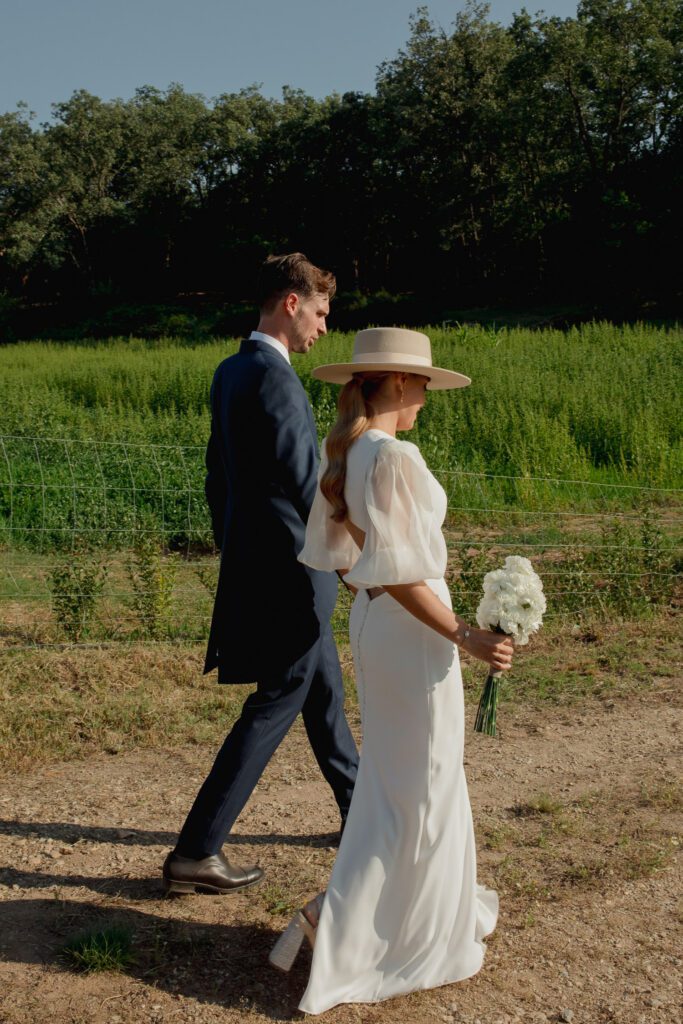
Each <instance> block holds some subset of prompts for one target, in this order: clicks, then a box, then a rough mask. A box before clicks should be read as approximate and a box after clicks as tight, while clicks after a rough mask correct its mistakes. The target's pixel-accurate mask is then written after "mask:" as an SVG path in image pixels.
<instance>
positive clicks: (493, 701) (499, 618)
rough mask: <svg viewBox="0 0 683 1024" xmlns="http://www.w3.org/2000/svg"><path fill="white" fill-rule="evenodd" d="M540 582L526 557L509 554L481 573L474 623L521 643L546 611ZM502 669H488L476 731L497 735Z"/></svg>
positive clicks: (527, 640) (537, 626) (539, 626)
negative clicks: (481, 586) (502, 562)
mask: <svg viewBox="0 0 683 1024" xmlns="http://www.w3.org/2000/svg"><path fill="white" fill-rule="evenodd" d="M545 608H546V604H545V595H544V593H543V584H542V583H541V580H540V578H539V576H537V574H536V573H535V572H534V570H533V568H532V565H531V562H530V561H529V559H528V558H520V557H518V556H517V555H509V556H508V558H506V559H505V565H504V567H503V568H502V569H495V570H494V571H493V572H487V573H486V576H484V596H483V598H482V599H481V602H480V604H479V607H478V608H477V625H478V626H480V628H481V629H492V630H494V631H495V632H496V633H505V634H506V636H511V637H512V639H513V640H514V642H515V643H516V644H519V645H520V646H524V644H528V643H529V637H530V636H531V634H532V633H536V632H537V631H538V630H539V629H540V628H541V622H542V620H543V613H544V612H545ZM502 674H503V673H502V672H495V671H492V672H490V673H489V675H488V677H487V679H486V684H485V686H484V692H483V693H482V695H481V700H480V701H479V708H478V710H477V717H476V720H475V723H474V729H475V731H476V732H484V733H486V734H487V735H488V736H495V735H496V711H497V708H498V684H499V681H500V677H501V675H502Z"/></svg>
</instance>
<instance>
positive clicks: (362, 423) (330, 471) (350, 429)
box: [320, 373, 391, 523]
mask: <svg viewBox="0 0 683 1024" xmlns="http://www.w3.org/2000/svg"><path fill="white" fill-rule="evenodd" d="M390 375H391V374H390V373H364V374H360V373H358V374H355V375H354V376H353V377H352V378H351V380H350V381H349V382H348V384H345V385H344V387H343V388H342V390H341V394H340V395H339V403H338V405H337V419H336V421H335V423H334V426H333V427H332V429H331V430H330V432H329V434H328V435H327V441H326V453H327V469H326V470H325V472H324V473H323V476H322V479H321V481H320V490H321V491H322V493H323V495H324V496H325V498H326V499H327V501H329V503H330V505H331V506H332V519H333V520H334V521H335V523H343V522H344V520H345V519H346V517H347V515H348V508H347V505H346V500H345V498H344V487H345V485H346V455H347V452H348V450H349V448H350V447H351V445H352V444H353V442H354V441H356V440H357V439H358V438H359V437H360V436H361V434H364V433H365V431H366V430H367V429H368V420H369V419H370V417H371V416H372V415H373V414H374V410H373V408H372V403H371V399H372V398H373V397H374V396H375V395H376V393H377V392H378V391H379V389H380V387H381V386H382V384H383V382H384V381H385V380H386V379H387V378H388V377H389V376H390Z"/></svg>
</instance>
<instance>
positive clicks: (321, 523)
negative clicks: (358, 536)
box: [298, 442, 360, 572]
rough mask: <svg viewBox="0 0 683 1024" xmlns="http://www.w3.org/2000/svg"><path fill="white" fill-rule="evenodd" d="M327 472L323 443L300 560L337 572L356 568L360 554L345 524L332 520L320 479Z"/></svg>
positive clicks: (314, 567) (330, 507)
mask: <svg viewBox="0 0 683 1024" xmlns="http://www.w3.org/2000/svg"><path fill="white" fill-rule="evenodd" d="M326 469H327V454H326V450H325V443H324V442H323V446H322V451H321V455H320V469H319V471H318V486H317V488H316V492H315V497H314V499H313V505H312V507H311V512H310V515H309V517H308V522H307V523H306V539H305V542H304V546H303V548H302V550H301V553H300V554H299V555H298V559H299V561H300V562H303V563H304V564H305V565H310V566H311V568H313V569H322V570H324V571H325V572H334V571H335V570H336V569H346V568H348V566H350V565H353V563H354V562H355V561H356V560H357V559H358V555H359V554H360V551H359V548H358V546H357V545H356V544H355V543H354V541H353V538H352V537H351V534H350V533H349V531H348V530H347V529H346V527H345V526H344V524H343V523H335V521H334V520H333V519H332V506H331V505H330V503H329V502H328V501H327V499H326V498H325V497H324V495H323V493H322V491H321V490H320V479H321V477H322V475H323V473H324V472H325V470H326Z"/></svg>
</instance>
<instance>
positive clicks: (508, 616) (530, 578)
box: [477, 555, 546, 646]
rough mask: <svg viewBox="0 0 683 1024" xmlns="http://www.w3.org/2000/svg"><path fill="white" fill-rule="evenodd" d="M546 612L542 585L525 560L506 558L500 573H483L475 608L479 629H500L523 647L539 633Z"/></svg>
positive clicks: (516, 556) (499, 570) (495, 571)
mask: <svg viewBox="0 0 683 1024" xmlns="http://www.w3.org/2000/svg"><path fill="white" fill-rule="evenodd" d="M545 610H546V601H545V595H544V593H543V584H542V583H541V580H540V578H539V577H538V575H537V574H536V573H535V572H534V569H533V566H532V565H531V562H530V561H529V559H528V558H521V557H520V556H518V555H508V557H507V558H506V559H505V566H504V568H503V569H494V570H493V571H492V572H487V573H486V576H485V577H484V596H483V598H482V600H481V602H480V604H479V607H478V608H477V623H478V625H479V626H480V627H481V628H482V629H496V628H500V629H502V630H503V632H504V633H507V634H508V636H511V637H513V638H514V640H515V642H516V643H517V644H519V645H521V646H523V645H524V644H527V643H528V642H529V636H530V635H531V634H532V633H536V632H537V631H538V630H539V629H540V627H541V621H542V618H543V613H544V612H545Z"/></svg>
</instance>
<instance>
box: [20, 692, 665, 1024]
mask: <svg viewBox="0 0 683 1024" xmlns="http://www.w3.org/2000/svg"><path fill="white" fill-rule="evenodd" d="M677 689H678V688H677V687H674V684H673V683H672V681H671V680H669V681H668V682H667V683H666V685H665V684H664V683H662V685H661V686H660V687H659V689H657V690H651V691H649V692H648V694H647V695H636V696H631V697H629V698H624V699H621V700H617V701H616V702H615V703H613V702H607V703H606V704H601V703H600V702H598V701H591V702H590V704H588V705H586V706H584V707H582V708H569V709H568V708H566V707H565V708H549V709H547V710H544V711H543V712H542V713H541V712H539V711H533V712H530V711H524V710H516V711H514V710H508V709H507V708H506V709H505V713H504V716H503V718H504V721H503V735H502V737H501V739H500V740H498V741H491V740H489V739H487V738H486V737H481V736H475V735H474V734H469V738H468V745H467V756H466V760H467V771H468V778H469V780H470V795H471V800H472V806H473V811H474V818H475V823H476V827H477V838H478V847H479V863H480V878H481V880H482V881H483V882H485V883H487V884H489V885H492V886H494V887H495V888H496V889H497V890H498V892H499V894H500V897H501V916H500V920H499V926H498V930H497V932H496V933H495V935H494V936H493V937H492V939H491V941H490V942H489V950H488V953H487V957H486V961H485V966H484V968H483V970H482V971H481V973H480V974H479V975H478V976H477V977H476V978H474V979H472V980H470V981H468V982H464V983H462V984H460V985H454V986H449V987H446V988H442V989H439V990H436V991H432V992H429V993H419V994H415V995H413V996H409V997H406V998H403V999H398V1000H393V1001H390V1002H388V1003H384V1004H381V1005H376V1006H359V1007H340V1008H338V1009H336V1010H332V1011H330V1013H329V1014H327V1015H326V1016H325V1018H324V1019H325V1020H326V1021H330V1022H333V1024H347V1022H356V1021H362V1022H373V1021H377V1022H382V1024H389V1022H398V1021H431V1020H436V1021H444V1022H450V1021H453V1022H454V1024H477V1022H479V1024H503V1022H512V1021H520V1022H529V1024H532V1022H546V1021H560V1020H566V1021H573V1022H574V1024H598V1022H600V1024H603V1022H618V1024H673V1022H674V1021H677V1020H679V1019H680V1014H681V1001H682V997H683V993H682V981H681V977H682V973H681V963H682V961H681V951H682V943H681V927H680V925H681V918H680V911H677V902H678V900H679V899H680V895H681V884H680V881H681V880H680V874H679V872H678V866H677V855H678V852H679V849H680V848H679V845H678V844H679V842H680V832H681V791H680V788H678V787H677V785H676V779H677V778H679V779H680V767H681V760H680V753H681V750H680V747H681V733H680V704H679V702H678V692H677ZM468 714H469V717H470V718H471V716H472V709H470V710H469V712H468ZM210 757H211V752H208V751H205V750H200V749H196V748H194V749H181V750H177V751H169V752H163V753H154V752H145V753H134V754H126V755H112V756H109V757H107V756H101V757H98V758H94V759H92V760H89V761H86V762H81V763H70V764H64V765H56V766H54V767H52V768H50V769H49V770H47V771H46V770H40V771H36V772H35V773H32V774H28V775H22V776H18V777H17V776H15V777H14V778H13V779H12V780H11V783H10V784H5V785H4V786H3V789H2V791H1V793H2V795H0V865H1V867H0V921H1V924H2V927H1V929H0V957H1V961H0V1022H2V1024H25V1022H26V1024H28V1022H31V1024H34V1022H36V1024H39V1022H48V1021H49V1022H51V1024H84V1022H97V1024H99V1022H110V1024H124V1022H125V1024H128V1022H139V1021H150V1022H156V1021H160V1022H163V1021H169V1022H170V1021H178V1022H182V1021H188V1022H189V1021H207V1022H222V1024H228V1022H236V1021H240V1022H252V1021H258V1020H264V1019H265V1020H276V1021H285V1020H290V1019H296V1018H301V1015H300V1014H299V1013H298V1011H297V1009H296V1006H297V1002H298V999H299V997H300V994H301V992H302V991H303V987H304V983H305V979H306V972H307V962H308V956H307V955H303V954H302V956H301V957H300V960H299V963H298V964H297V966H296V967H295V969H294V971H293V972H292V974H291V976H289V977H284V976H281V975H279V974H277V973H275V972H273V971H271V970H270V969H269V968H268V965H267V963H266V955H267V951H268V949H269V947H270V946H271V944H272V943H273V941H274V939H275V937H276V935H277V934H278V933H279V931H280V930H281V928H282V927H283V925H284V923H285V921H286V914H287V913H288V912H289V909H290V907H292V906H295V905H297V904H298V903H299V902H300V901H301V900H302V899H303V897H304V896H306V895H308V894H310V893H313V892H315V891H317V889H318V888H319V887H322V886H324V882H325V879H326V877H327V876H328V874H329V871H330V866H331V864H332V861H333V858H334V851H333V849H332V848H331V847H330V846H329V843H330V833H332V832H333V831H334V829H335V828H336V827H337V820H336V815H335V812H334V809H333V805H332V802H331V799H330V797H329V795H328V793H327V791H326V788H325V786H324V784H323V783H322V782H321V781H320V777H319V774H318V772H317V768H316V766H315V764H314V763H313V760H312V756H311V753H310V750H309V748H308V745H307V742H306V739H305V736H304V733H303V730H302V729H301V727H300V726H297V727H296V728H295V730H294V731H293V732H292V734H291V735H290V737H289V738H288V739H287V741H286V742H285V744H284V745H283V747H282V749H281V750H280V751H279V753H278V755H277V757H276V758H275V759H274V761H273V763H272V764H271V766H270V767H269V769H268V771H267V773H266V775H265V776H264V779H263V780H262V782H261V784H260V786H259V788H258V790H257V793H256V794H255V796H254V798H253V799H252V801H251V803H250V804H249V805H248V807H247V809H246V811H245V813H244V814H243V815H242V817H241V818H240V820H239V822H238V825H237V828H236V833H235V835H234V836H233V838H232V841H231V845H232V851H233V853H234V856H235V859H236V860H238V861H242V862H247V861H250V860H251V859H252V858H254V859H258V861H259V862H260V863H261V864H262V865H263V866H264V867H265V869H266V871H267V878H266V881H265V883H264V884H262V885H261V886H260V887H259V888H258V889H254V890H252V891H251V893H249V894H245V895H236V896H233V897H226V898H211V897H200V896H193V897H183V898H174V899H165V898H163V896H162V893H161V889H160V885H159V872H160V866H161V862H162V860H163V857H164V855H165V853H166V851H167V849H168V848H169V846H170V845H171V844H172V843H173V842H174V839H175V835H176V831H177V829H178V827H179V825H180V824H181V822H182V819H183V816H184V813H185V812H186V810H187V808H188V805H189V803H190V801H191V799H192V797H193V796H194V793H195V791H196V788H197V786H198V784H199V782H200V781H201V780H202V778H203V776H204V773H205V769H206V768H207V767H208V763H209V760H210ZM677 915H678V916H677ZM112 922H116V923H119V924H121V925H123V926H124V927H128V928H130V929H132V931H133V933H134V937H133V947H134V952H135V958H136V959H135V962H134V964H133V965H132V966H131V967H130V968H129V969H128V971H127V973H124V974H111V973H98V974H90V975H84V974H79V973H76V972H74V971H72V970H71V969H70V968H69V967H68V965H67V964H66V963H65V962H64V961H63V959H61V958H60V950H61V949H62V947H63V945H64V943H65V942H66V941H67V940H68V939H69V938H70V937H72V936H73V935H74V934H75V933H78V932H79V931H82V930H83V929H87V928H90V927H94V926H96V925H99V926H108V925H110V924H111V923H112Z"/></svg>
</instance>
